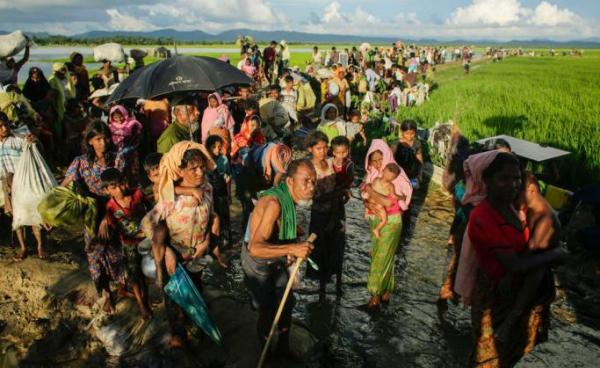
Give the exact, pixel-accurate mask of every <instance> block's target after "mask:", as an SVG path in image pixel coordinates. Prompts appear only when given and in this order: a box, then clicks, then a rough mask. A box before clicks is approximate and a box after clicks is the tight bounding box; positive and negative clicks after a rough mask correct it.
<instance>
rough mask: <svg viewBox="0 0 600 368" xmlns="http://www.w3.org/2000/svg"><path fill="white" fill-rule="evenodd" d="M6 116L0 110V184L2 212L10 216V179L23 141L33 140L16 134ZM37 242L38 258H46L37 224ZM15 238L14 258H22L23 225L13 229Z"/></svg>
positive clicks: (23, 144)
mask: <svg viewBox="0 0 600 368" xmlns="http://www.w3.org/2000/svg"><path fill="white" fill-rule="evenodd" d="M10 123H11V122H10V120H9V119H8V116H7V115H6V114H5V113H3V112H0V185H1V186H2V192H3V194H4V213H6V214H7V215H9V216H12V213H13V207H12V181H13V176H14V174H15V170H16V168H17V164H18V163H19V159H20V158H21V154H22V153H23V149H24V148H25V141H30V142H33V141H34V137H33V135H31V134H30V135H28V136H27V137H25V138H23V137H18V136H16V135H15V134H14V133H13V132H12V131H11V128H10ZM31 229H32V232H33V235H34V237H35V240H36V243H37V253H38V257H39V258H40V259H46V252H45V251H44V246H43V243H42V230H41V228H40V227H38V226H32V227H31ZM15 232H16V233H17V239H18V241H19V245H20V246H21V250H20V251H19V253H17V256H16V259H17V260H22V259H24V258H25V257H26V256H27V246H26V245H25V231H24V228H23V227H18V228H17V229H15Z"/></svg>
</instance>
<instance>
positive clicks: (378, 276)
mask: <svg viewBox="0 0 600 368" xmlns="http://www.w3.org/2000/svg"><path fill="white" fill-rule="evenodd" d="M389 163H396V162H395V161H394V156H393V153H392V150H391V149H390V147H389V146H388V145H387V144H386V143H385V141H383V140H381V139H374V140H373V142H372V143H371V146H370V147H369V150H368V151H367V156H366V160H365V172H366V175H365V181H364V185H362V186H361V195H362V196H363V198H370V200H371V201H376V202H378V203H380V204H381V205H383V206H384V207H386V208H387V207H391V206H392V205H393V204H394V203H392V202H391V199H389V198H388V197H385V196H383V195H381V194H379V193H377V192H376V191H374V190H373V189H372V188H371V186H370V185H366V184H371V183H373V181H374V180H375V179H376V178H378V177H380V176H381V175H382V173H383V169H384V168H385V167H386V165H388V164H389ZM392 184H393V185H394V190H395V192H396V194H397V195H399V196H404V199H403V200H398V206H399V207H400V213H398V214H394V215H392V214H388V217H387V224H386V225H385V226H384V227H383V228H382V229H381V230H380V236H379V237H376V236H375V235H374V234H373V230H374V229H375V228H376V227H377V225H378V224H379V222H380V221H381V220H380V219H379V217H377V216H375V215H374V214H372V213H367V221H368V222H369V226H370V228H371V267H370V270H369V278H368V281H367V287H368V289H369V293H370V294H371V299H370V300H369V308H375V307H377V306H379V304H380V302H389V300H390V299H391V297H392V293H393V291H394V287H395V279H394V264H395V258H396V249H397V248H398V244H399V243H400V234H401V233H402V212H404V211H406V210H407V209H408V205H409V204H410V200H411V197H412V186H411V184H410V180H409V179H408V176H406V173H405V172H404V170H400V175H398V177H397V178H396V179H394V181H393V182H392Z"/></svg>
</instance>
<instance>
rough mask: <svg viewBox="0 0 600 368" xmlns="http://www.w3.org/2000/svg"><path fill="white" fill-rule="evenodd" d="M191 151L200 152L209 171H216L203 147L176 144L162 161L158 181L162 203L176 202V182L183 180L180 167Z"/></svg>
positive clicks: (188, 142)
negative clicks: (186, 153)
mask: <svg viewBox="0 0 600 368" xmlns="http://www.w3.org/2000/svg"><path fill="white" fill-rule="evenodd" d="M190 149H198V150H200V152H202V154H204V156H205V158H206V166H207V169H208V170H211V171H212V170H214V169H215V167H216V164H215V162H214V161H213V160H212V158H211V157H210V154H209V153H208V151H207V150H206V148H204V146H203V145H201V144H200V143H195V142H192V141H183V142H179V143H176V144H175V145H173V147H171V149H170V150H169V152H167V153H165V154H164V155H163V157H162V159H161V160H160V167H159V181H158V199H159V200H160V201H171V202H172V201H174V200H175V182H176V181H178V180H180V179H181V178H182V176H181V168H180V167H179V166H181V161H182V160H183V155H184V154H185V151H187V150H190Z"/></svg>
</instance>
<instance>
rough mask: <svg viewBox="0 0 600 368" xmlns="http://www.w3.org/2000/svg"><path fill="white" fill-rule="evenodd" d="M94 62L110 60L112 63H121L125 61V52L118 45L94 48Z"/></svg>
mask: <svg viewBox="0 0 600 368" xmlns="http://www.w3.org/2000/svg"><path fill="white" fill-rule="evenodd" d="M94 60H96V61H102V60H110V61H111V62H113V63H122V62H125V60H126V58H125V51H124V50H123V46H121V45H120V44H118V43H114V42H111V43H105V44H103V45H100V46H96V47H94Z"/></svg>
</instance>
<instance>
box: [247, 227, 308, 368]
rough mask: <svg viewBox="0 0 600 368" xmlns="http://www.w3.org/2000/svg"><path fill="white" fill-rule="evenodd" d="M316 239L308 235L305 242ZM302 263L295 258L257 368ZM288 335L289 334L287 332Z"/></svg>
mask: <svg viewBox="0 0 600 368" xmlns="http://www.w3.org/2000/svg"><path fill="white" fill-rule="evenodd" d="M316 239H317V235H316V234H314V233H313V234H310V236H309V237H308V239H306V241H307V242H309V243H312V242H314V241H315V240H316ZM302 261H304V258H297V259H296V262H295V263H294V268H293V269H292V273H291V274H290V278H289V279H288V283H287V285H286V287H285V292H284V293H283V297H282V298H281V302H280V303H279V308H277V313H276V314H275V319H273V324H272V325H271V331H269V336H268V337H267V342H266V343H265V347H264V348H263V350H262V353H261V354H260V360H259V361H258V365H257V368H262V366H263V364H264V362H265V358H266V357H267V351H268V350H269V345H270V344H271V339H272V338H273V334H274V333H275V328H277V324H278V323H279V319H280V318H281V313H283V307H284V306H285V302H286V301H287V298H288V296H289V295H290V290H292V285H294V280H296V276H297V275H298V270H300V265H301V264H302ZM288 333H289V332H288Z"/></svg>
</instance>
